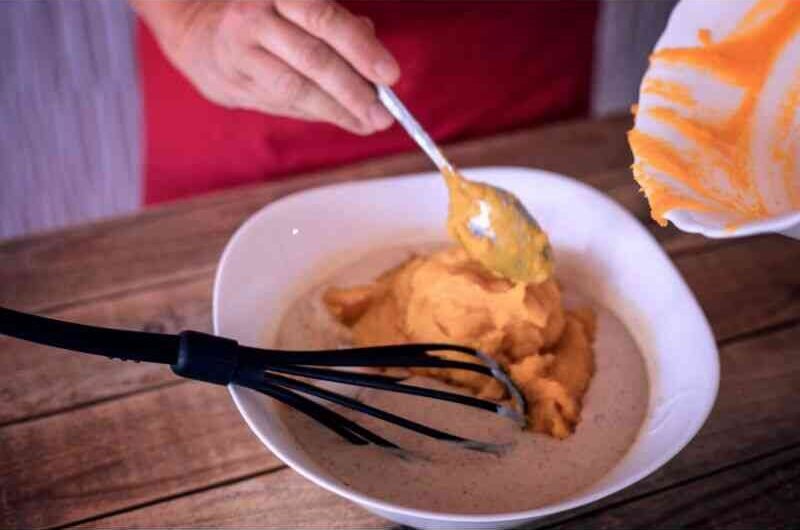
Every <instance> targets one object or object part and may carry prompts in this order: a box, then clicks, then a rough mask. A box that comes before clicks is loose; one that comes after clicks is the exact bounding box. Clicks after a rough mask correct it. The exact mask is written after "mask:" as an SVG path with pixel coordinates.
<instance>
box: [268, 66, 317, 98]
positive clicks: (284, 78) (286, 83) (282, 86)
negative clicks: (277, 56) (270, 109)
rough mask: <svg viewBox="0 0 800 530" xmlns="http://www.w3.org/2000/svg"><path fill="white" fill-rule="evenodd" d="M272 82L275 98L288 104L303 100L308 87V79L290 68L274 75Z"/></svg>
mask: <svg viewBox="0 0 800 530" xmlns="http://www.w3.org/2000/svg"><path fill="white" fill-rule="evenodd" d="M273 83H274V90H275V94H276V96H277V99H278V100H279V101H282V102H285V103H287V104H289V105H290V106H292V105H296V104H298V103H299V102H301V101H303V99H305V96H306V95H307V94H308V90H309V88H310V85H309V83H308V81H306V80H305V79H304V78H303V76H301V75H300V74H298V73H297V72H295V71H292V70H286V71H284V72H281V73H279V74H278V75H276V76H275V79H274V81H273Z"/></svg>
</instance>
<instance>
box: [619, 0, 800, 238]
mask: <svg viewBox="0 0 800 530" xmlns="http://www.w3.org/2000/svg"><path fill="white" fill-rule="evenodd" d="M758 1H759V0H736V1H731V0H681V2H679V3H678V5H677V6H676V7H675V9H674V10H673V12H672V15H671V17H670V19H669V23H668V24H667V27H666V29H665V30H664V33H663V34H662V35H661V38H660V39H659V40H658V42H657V43H656V46H655V50H654V51H657V50H661V49H664V48H693V47H697V46H699V45H700V42H699V40H698V36H697V32H698V30H700V29H701V28H702V29H708V30H710V31H711V35H712V36H713V39H714V40H720V39H722V38H724V37H725V36H726V35H728V34H729V33H730V32H731V31H733V29H734V28H735V27H736V25H737V24H738V23H739V22H740V21H741V20H742V18H743V17H744V15H745V14H746V13H747V12H748V11H750V9H751V8H752V7H753V6H754V5H755V4H756V3H757V2H758ZM783 1H789V2H792V1H795V0H777V1H775V2H774V5H775V6H776V7H780V2H783ZM799 60H800V35H798V36H797V37H795V38H794V39H792V40H791V42H790V43H789V44H788V45H787V47H786V48H785V49H784V50H782V52H781V57H780V58H779V59H778V60H777V61H776V62H775V65H774V68H773V70H772V71H771V72H770V74H769V78H768V80H767V83H766V85H765V88H764V91H763V93H762V96H761V98H760V99H759V102H758V106H757V109H756V117H755V125H754V129H753V130H754V134H753V137H752V138H753V139H752V141H751V149H752V153H753V167H752V168H751V171H752V172H753V174H754V175H755V181H756V186H757V187H758V189H759V192H760V193H761V195H762V196H763V197H764V198H765V202H766V205H767V207H768V208H769V211H770V212H771V213H772V215H771V216H770V217H769V218H765V219H762V220H759V221H755V222H747V223H743V224H738V225H737V228H735V229H728V228H726V226H727V225H728V224H729V223H731V222H733V221H735V218H733V217H730V216H728V215H726V214H723V213H698V212H694V211H689V210H685V209H680V208H676V209H674V210H671V211H669V212H668V213H667V214H666V215H665V217H666V218H667V219H668V220H670V221H671V222H673V223H674V224H675V226H676V227H678V228H680V229H681V230H684V231H686V232H693V233H699V234H703V235H705V236H707V237H713V238H728V237H740V236H748V235H753V234H759V233H768V232H776V233H781V234H783V235H786V236H789V237H793V238H795V239H800V211H798V210H796V209H792V207H791V203H790V200H789V196H788V194H787V192H786V189H785V186H784V185H783V180H782V173H781V168H780V164H779V163H777V162H776V161H775V160H773V159H772V158H771V157H770V156H769V153H770V152H771V147H772V146H774V145H777V144H779V143H780V142H781V140H780V138H778V137H777V136H776V134H777V133H776V130H775V129H774V127H772V124H773V123H774V121H775V120H776V118H777V116H778V112H779V111H780V109H781V106H782V102H783V101H784V99H785V98H786V96H787V94H788V92H789V91H791V90H793V88H794V87H796V84H797V82H798V81H797V77H796V75H797V69H796V65H797V62H798V61H799ZM650 80H666V81H671V82H676V83H679V84H681V85H683V86H686V87H688V88H689V89H690V90H691V95H692V98H693V99H694V100H695V103H694V104H693V105H688V106H687V105H686V104H683V103H676V102H674V101H670V100H667V99H664V98H663V97H662V96H660V95H659V94H657V93H644V92H643V93H641V94H640V95H639V110H638V112H637V115H636V128H637V129H639V130H641V131H643V132H646V133H648V134H651V135H653V136H655V137H657V138H663V139H665V140H667V142H668V143H669V144H670V145H672V146H675V147H676V148H678V149H679V150H680V151H682V152H683V151H685V150H686V149H690V148H691V146H692V143H691V140H688V139H687V138H685V137H684V136H682V134H681V133H680V132H678V131H677V130H676V129H674V128H672V127H670V126H668V125H665V124H664V123H661V122H660V121H658V120H656V119H654V118H653V117H652V116H650V115H649V114H648V111H649V109H651V108H654V107H668V108H672V109H674V110H675V111H677V112H678V113H679V114H681V115H685V116H691V117H696V118H700V119H701V121H702V120H709V119H721V118H722V117H727V116H729V115H730V114H732V111H733V110H734V109H736V108H737V105H738V104H739V102H740V98H741V90H740V89H738V88H736V87H734V86H732V85H730V84H727V83H726V82H725V81H724V80H722V79H720V78H719V77H716V76H714V75H713V73H711V72H709V71H702V70H698V69H694V68H686V67H676V66H674V65H672V64H670V63H666V62H659V61H655V62H651V64H650V67H649V69H648V71H647V73H646V74H645V76H644V79H643V80H642V86H644V85H645V84H646V83H648V82H649V81H650ZM799 124H800V109H797V111H796V112H795V118H794V123H793V131H794V133H793V134H794V137H793V138H790V139H789V142H790V147H789V149H795V150H797V149H798V147H799V146H800V142H798V141H797V138H796V136H797V131H799V130H800V129H798V125H799ZM792 146H793V147H792ZM634 158H635V159H636V160H637V161H640V160H639V159H638V158H636V157H634ZM645 165H646V164H645ZM649 173H652V174H654V175H655V176H656V177H657V178H659V179H660V180H661V181H662V182H665V183H667V184H668V185H670V186H674V187H675V188H676V189H678V190H680V191H681V192H683V193H686V194H687V195H688V196H690V197H692V196H693V194H692V193H691V191H690V190H688V189H686V188H685V187H684V186H682V185H681V184H680V183H679V182H678V181H677V180H676V179H675V178H674V176H673V175H667V174H663V173H660V172H658V171H655V170H653V171H650V172H649ZM707 178H709V179H714V178H716V179H717V180H715V181H714V182H716V186H717V187H718V188H719V189H720V190H721V191H723V192H724V191H725V190H727V189H730V185H729V183H728V181H727V180H726V179H725V178H722V177H719V176H712V175H707ZM795 178H797V179H800V174H798V175H795Z"/></svg>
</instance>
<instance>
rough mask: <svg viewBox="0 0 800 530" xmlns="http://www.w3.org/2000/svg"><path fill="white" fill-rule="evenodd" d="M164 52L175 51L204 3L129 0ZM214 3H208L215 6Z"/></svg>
mask: <svg viewBox="0 0 800 530" xmlns="http://www.w3.org/2000/svg"><path fill="white" fill-rule="evenodd" d="M129 3H130V5H131V7H132V8H133V10H134V11H135V12H136V14H137V15H138V16H139V18H141V19H142V21H143V22H144V23H145V24H146V25H147V27H148V28H149V29H150V31H151V32H152V33H153V35H154V36H155V38H156V40H157V41H158V42H159V44H160V45H161V46H162V48H164V50H165V52H169V51H170V50H173V49H175V48H176V47H177V46H178V45H179V43H180V42H181V41H182V40H183V35H184V34H185V32H186V29H187V28H188V27H189V25H190V24H191V21H192V20H193V19H194V17H195V16H196V15H197V13H198V12H199V11H200V10H202V9H203V4H204V3H206V2H203V1H195V0H178V1H174V0H168V1H158V0H129ZM215 3H216V2H208V4H215Z"/></svg>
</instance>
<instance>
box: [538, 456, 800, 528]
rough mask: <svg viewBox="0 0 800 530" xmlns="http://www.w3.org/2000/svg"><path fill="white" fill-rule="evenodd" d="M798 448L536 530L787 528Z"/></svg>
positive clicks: (799, 494)
mask: <svg viewBox="0 0 800 530" xmlns="http://www.w3.org/2000/svg"><path fill="white" fill-rule="evenodd" d="M798 486H800V446H795V447H793V448H790V449H787V450H784V451H778V452H776V453H775V454H771V455H769V456H767V457H765V458H762V459H759V460H757V461H755V462H753V463H752V464H750V465H745V466H737V467H733V468H730V469H725V470H724V471H721V472H719V473H715V474H714V475H713V476H707V477H704V478H703V479H701V480H697V481H691V482H688V483H687V484H685V485H683V486H682V487H680V488H673V489H671V490H668V491H665V492H663V493H661V494H659V495H651V496H647V497H644V498H642V499H640V500H636V501H634V502H629V503H624V504H622V505H620V506H615V507H613V508H610V509H608V510H604V511H602V512H600V513H593V514H592V515H591V516H586V517H576V518H574V519H572V520H569V521H566V522H564V523H563V524H558V525H554V526H546V527H541V526H538V527H537V528H548V529H550V528H552V529H554V530H555V529H558V530H570V529H582V528H586V527H587V525H588V526H590V527H591V528H596V529H609V530H610V529H616V528H707V529H716V528H719V529H728V530H736V529H742V530H748V529H751V528H792V527H793V525H794V523H795V522H796V521H797V518H798V514H800V509H798V505H800V487H798Z"/></svg>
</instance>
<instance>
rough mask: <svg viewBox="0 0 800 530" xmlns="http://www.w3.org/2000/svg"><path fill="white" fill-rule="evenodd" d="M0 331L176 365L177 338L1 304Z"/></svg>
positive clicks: (98, 352)
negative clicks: (88, 324) (99, 324)
mask: <svg viewBox="0 0 800 530" xmlns="http://www.w3.org/2000/svg"><path fill="white" fill-rule="evenodd" d="M0 334H2V335H8V336H10V337H16V338H18V339H23V340H27V341H30V342H35V343H38V344H45V345H47V346H54V347H56V348H64V349H67V350H73V351H79V352H83V353H90V354H93V355H103V356H105V357H110V358H116V359H122V360H126V361H144V362H151V363H161V364H170V365H171V364H175V363H176V361H177V360H178V351H179V346H180V337H178V336H177V335H167V334H163V333H149V332H144V331H129V330H123V329H112V328H101V327H97V326H87V325H85V324H76V323H74V322H64V321H63V320H56V319H54V318H47V317H41V316H38V315H31V314H28V313H22V312H20V311H14V310H13V309H8V308H5V307H0Z"/></svg>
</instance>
